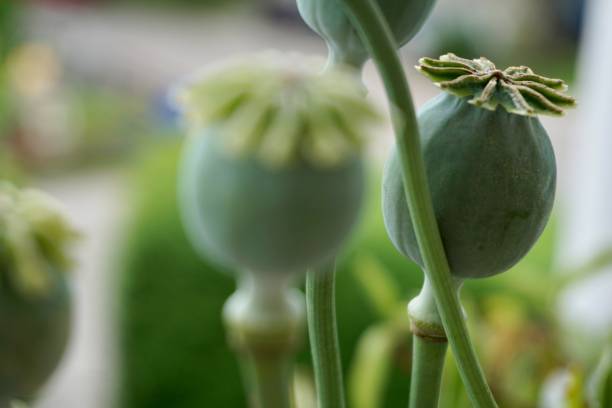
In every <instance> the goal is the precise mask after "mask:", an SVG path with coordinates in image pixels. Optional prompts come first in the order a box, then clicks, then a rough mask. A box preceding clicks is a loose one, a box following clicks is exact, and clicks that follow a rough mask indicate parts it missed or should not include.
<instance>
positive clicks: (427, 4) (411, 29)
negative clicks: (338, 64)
mask: <svg viewBox="0 0 612 408" xmlns="http://www.w3.org/2000/svg"><path fill="white" fill-rule="evenodd" d="M377 2H378V4H379V6H380V7H381V9H382V11H383V13H384V15H385V17H386V19H387V21H388V23H389V26H390V27H391V31H392V32H393V36H394V37H395V40H396V41H397V46H398V47H401V46H402V45H404V44H406V43H407V42H408V41H410V39H411V38H412V37H414V36H415V34H416V33H417V32H418V31H419V29H420V28H421V26H422V25H423V23H424V22H425V19H426V18H427V16H428V15H429V13H430V12H431V9H432V8H433V5H434V3H435V1H434V0H377ZM297 3H298V8H299V11H300V14H301V15H302V18H303V19H304V21H306V24H308V26H310V28H312V29H313V30H314V31H315V32H316V33H317V34H319V35H320V36H321V37H322V38H323V39H324V40H325V41H326V42H327V45H328V47H329V48H330V52H331V54H332V58H334V59H336V60H339V61H342V62H347V63H349V64H352V65H356V66H360V65H362V64H363V63H364V62H365V61H366V60H367V59H368V58H369V54H368V52H367V50H366V48H365V46H364V45H363V43H362V42H361V40H360V38H359V35H358V34H357V31H355V29H354V28H353V26H352V24H351V23H350V21H349V19H348V18H347V16H346V14H345V13H344V10H343V8H342V6H341V3H340V1H338V0H298V2H297Z"/></svg>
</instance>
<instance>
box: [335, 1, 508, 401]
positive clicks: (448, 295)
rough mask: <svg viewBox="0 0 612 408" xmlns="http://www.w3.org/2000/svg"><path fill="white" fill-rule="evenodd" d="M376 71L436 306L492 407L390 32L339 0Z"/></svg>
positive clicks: (367, 4)
mask: <svg viewBox="0 0 612 408" xmlns="http://www.w3.org/2000/svg"><path fill="white" fill-rule="evenodd" d="M341 1H342V3H343V4H344V6H345V9H346V12H347V14H348V15H349V16H350V17H351V19H352V21H353V23H354V25H355V27H356V29H357V30H358V31H359V33H360V35H361V37H362V39H363V41H364V43H365V44H366V46H367V47H368V49H369V51H370V53H371V55H372V57H373V58H374V61H375V63H376V65H377V68H378V70H379V72H380V75H381V77H382V80H383V83H384V86H385V89H386V92H387V95H388V98H389V100H390V104H391V107H392V108H391V109H392V121H393V127H394V130H395V135H396V143H397V148H398V151H399V157H400V161H401V164H402V174H403V179H404V188H405V190H406V199H407V201H408V205H409V208H410V213H411V217H412V222H413V224H414V228H415V231H416V235H417V239H418V243H419V248H420V251H421V256H422V258H423V260H424V262H425V267H426V270H427V273H428V278H429V280H430V282H431V285H432V288H433V291H434V295H435V298H436V303H437V306H438V311H439V313H440V317H441V319H442V322H443V324H444V329H445V330H446V334H447V336H448V339H449V342H450V345H451V348H452V350H453V353H454V355H455V358H456V359H457V365H458V367H459V371H460V374H461V377H462V379H463V382H464V384H465V386H466V389H467V393H468V395H469V397H470V399H471V401H472V403H473V404H474V405H475V406H476V407H496V406H497V404H496V403H495V400H494V399H493V395H492V393H491V390H490V389H489V386H488V385H487V382H486V379H485V377H484V373H483V371H482V369H481V367H480V365H479V363H478V359H477V357H476V353H475V351H474V347H473V345H472V343H471V341H470V338H469V335H468V331H467V328H466V326H465V322H464V320H463V315H462V309H461V306H460V303H459V298H458V296H457V293H456V291H455V288H454V285H453V282H452V278H451V275H450V269H449V266H448V262H447V260H446V255H445V253H444V247H443V245H442V240H441V238H440V234H439V231H438V227H437V223H436V219H435V216H434V212H433V207H432V203H431V196H430V193H429V187H428V185H427V175H426V173H425V165H424V163H423V156H422V154H421V146H420V141H419V129H418V123H417V119H416V113H415V110H414V105H413V102H412V96H411V94H410V89H409V86H408V81H407V80H406V77H405V73H404V70H403V68H402V65H401V62H400V60H399V57H398V54H397V51H396V49H395V44H394V41H393V36H392V34H391V32H390V30H389V27H388V25H387V24H386V21H385V19H384V16H383V14H382V12H381V10H380V8H379V7H378V5H377V4H376V3H375V2H374V1H373V0H341Z"/></svg>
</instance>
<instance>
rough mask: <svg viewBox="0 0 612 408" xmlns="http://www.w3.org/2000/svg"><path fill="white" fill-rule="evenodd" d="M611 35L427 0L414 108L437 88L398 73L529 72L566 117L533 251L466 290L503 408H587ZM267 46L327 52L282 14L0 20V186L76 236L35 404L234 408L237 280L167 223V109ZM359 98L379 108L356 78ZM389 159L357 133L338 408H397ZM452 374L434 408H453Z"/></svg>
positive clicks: (598, 282)
mask: <svg viewBox="0 0 612 408" xmlns="http://www.w3.org/2000/svg"><path fill="white" fill-rule="evenodd" d="M611 18H612V3H610V2H608V1H606V0H591V1H588V0H585V1H583V0H515V1H512V2H499V1H497V2H491V1H486V0H438V2H437V5H436V7H435V9H434V11H433V14H432V16H431V18H430V20H428V22H427V23H426V24H425V26H424V28H423V30H422V31H421V33H419V34H418V36H417V37H416V38H415V39H414V41H413V42H411V43H410V44H409V45H408V46H407V47H405V49H404V50H403V51H402V52H403V54H404V63H405V66H406V70H407V74H408V77H409V79H410V83H411V86H412V90H413V93H414V96H415V100H416V103H417V105H418V106H420V105H422V104H423V103H424V102H425V101H426V100H427V99H429V98H431V97H432V96H434V95H435V94H436V93H437V90H436V88H435V87H434V86H432V85H431V84H430V83H429V82H428V81H427V80H426V79H424V78H421V77H420V76H419V75H418V74H417V73H416V71H415V70H413V69H412V66H413V65H414V64H415V62H416V60H417V59H418V58H419V57H420V56H424V55H427V56H438V55H440V54H443V53H446V52H454V53H456V54H459V55H461V56H465V57H470V58H475V57H478V56H481V55H485V56H487V57H488V58H490V59H491V60H493V61H494V62H496V63H497V64H498V65H499V66H501V67H505V66H506V65H528V66H530V67H532V68H533V69H534V70H535V71H536V72H539V73H542V74H544V75H547V76H551V77H560V78H562V79H564V80H566V81H568V82H569V83H570V92H571V93H572V94H574V95H576V96H577V97H578V99H579V103H580V107H579V108H578V109H577V110H575V111H572V112H569V113H568V115H567V116H565V117H564V118H562V119H554V120H551V119H548V118H543V123H544V125H545V127H546V128H547V130H548V131H549V134H550V136H551V139H552V141H553V144H554V146H555V150H556V153H557V160H558V165H559V181H560V183H559V191H558V200H557V204H556V209H555V211H554V215H553V218H552V219H551V221H550V223H549V226H548V228H547V230H546V231H545V233H544V235H543V236H542V238H541V239H540V241H539V243H538V244H537V246H536V248H535V249H534V250H533V251H532V252H531V253H530V254H529V256H528V257H527V258H526V259H525V260H524V261H522V262H521V263H520V264H519V265H518V266H516V267H515V268H514V269H513V270H511V271H510V272H508V273H506V274H503V275H501V276H499V277H495V278H492V279H487V280H484V281H474V282H468V283H467V284H466V287H465V290H464V292H463V300H464V304H465V307H466V310H467V311H468V314H469V316H470V318H469V322H468V323H469V326H470V329H471V331H472V333H473V336H474V341H475V343H476V345H477V347H478V350H479V355H480V356H481V358H482V361H483V364H484V367H485V370H486V372H487V377H488V378H489V379H490V381H491V385H492V387H493V390H494V393H495V394H496V396H497V398H498V400H499V402H500V406H503V407H517V408H521V407H564V406H567V407H583V406H584V403H583V402H582V401H583V398H582V393H584V392H586V391H584V390H585V389H586V387H583V386H582V384H586V383H587V380H588V378H589V375H590V373H591V372H592V370H593V369H594V367H595V366H596V365H597V363H598V361H599V360H600V356H601V354H602V352H603V351H604V349H605V348H606V344H609V343H610V339H611V338H612V336H611V334H612V297H611V296H610V293H612V211H610V210H612V177H610V175H611V174H612V164H611V163H612V161H610V160H609V159H608V158H607V154H609V152H612V119H611V118H612V102H611V100H610V98H609V96H608V94H609V93H612V80H611V79H610V78H611V75H610V73H611V72H612V57H611V56H610V54H611V53H610V52H609V51H610V49H609V47H610V45H611V44H612V30H611V28H610V26H609V24H607V23H606V21H610V19H611ZM606 47H607V48H606ZM267 49H279V50H286V51H299V52H303V53H308V54H319V55H325V52H326V51H325V47H324V45H323V42H322V41H321V40H320V39H319V38H318V37H317V36H316V35H314V34H313V33H312V32H310V31H309V30H308V29H307V28H306V27H305V25H304V24H303V22H302V21H301V20H300V18H299V16H298V15H297V11H296V6H295V2H294V1H293V0H250V1H247V0H180V1H177V0H174V1H172V0H154V1H152V0H148V1H145V0H47V1H43V0H37V1H34V0H32V1H25V0H2V1H1V2H0V178H2V179H9V180H11V181H13V182H15V183H17V184H19V185H27V186H36V187H38V188H41V189H43V190H45V191H47V192H49V193H51V194H52V195H54V196H55V197H57V198H58V199H59V200H61V201H62V202H63V204H64V205H65V209H66V213H67V214H68V216H69V217H70V218H71V219H72V220H73V222H74V223H75V224H76V225H77V226H78V228H79V229H80V230H81V231H82V232H83V234H84V237H85V238H84V240H83V241H82V242H81V243H80V245H79V246H78V248H77V249H76V251H75V252H76V257H77V259H78V263H77V267H76V268H75V269H76V270H75V272H74V274H73V275H72V276H71V285H72V289H73V295H74V311H73V316H72V319H73V334H72V338H71V341H70V345H69V348H68V350H67V352H66V354H65V356H64V358H63V361H62V363H61V365H60V367H59V368H58V370H57V371H56V373H55V375H54V376H53V378H52V379H51V380H50V381H49V383H48V384H47V385H46V387H45V389H44V390H43V391H42V393H41V395H40V398H39V400H38V402H37V403H36V404H35V405H34V406H35V407H37V408H58V407H65V408H71V407H75V408H76V407H79V408H80V407H87V408H109V407H121V408H140V407H143V408H144V407H147V408H154V407H175V408H191V407H242V406H245V397H244V394H243V392H242V387H241V385H240V378H239V373H238V369H237V366H236V363H235V360H234V358H233V355H232V354H231V351H230V350H229V349H228V348H227V346H226V344H225V336H224V332H223V327H222V324H221V317H220V311H221V307H222V305H223V302H224V300H225V299H226V298H227V296H228V295H229V294H230V293H231V292H232V291H233V287H234V286H233V282H232V280H231V279H230V278H229V277H227V276H226V275H223V274H219V273H216V271H215V270H214V269H215V267H214V266H212V265H211V264H208V263H207V262H206V261H204V260H200V259H199V258H198V257H197V256H196V255H195V254H194V252H193V251H192V249H191V248H190V246H189V244H188V243H187V241H186V238H185V236H184V233H183V230H182V228H181V226H180V223H179V218H178V211H177V208H176V200H175V177H176V174H175V173H176V165H177V161H178V159H179V156H180V145H181V141H182V139H183V132H182V129H181V127H180V120H179V119H180V118H179V117H178V113H177V112H176V111H175V110H174V109H173V106H172V105H171V104H170V103H169V102H168V99H167V96H168V92H169V91H170V90H171V89H172V86H173V85H174V84H176V83H177V82H178V81H180V80H181V79H182V78H184V77H185V76H186V75H188V74H190V73H192V72H193V71H194V70H197V69H199V68H200V67H203V66H206V65H208V64H211V63H214V62H216V61H218V60H220V59H223V58H226V57H228V56H233V55H236V54H241V53H249V52H255V51H258V50H267ZM365 83H366V85H367V86H368V88H369V89H370V90H371V92H370V98H372V99H373V100H374V101H375V102H376V103H377V104H379V105H380V106H381V109H386V107H385V105H384V103H385V102H384V95H383V91H382V88H381V85H380V81H379V79H378V77H377V75H376V72H375V70H374V68H373V66H372V65H371V63H368V65H367V66H366V70H365ZM392 140H393V139H392V134H391V132H390V129H389V127H388V126H382V127H381V128H380V129H378V130H377V132H376V133H375V134H373V135H372V141H371V143H370V149H369V155H370V158H371V160H370V164H371V165H370V189H369V199H368V203H367V206H366V209H365V211H364V216H363V222H362V223H361V225H360V227H359V229H358V231H357V233H356V234H355V237H354V238H353V239H352V241H351V243H350V245H349V246H348V248H347V250H346V252H345V253H344V255H343V257H342V261H341V264H340V272H339V274H338V280H339V281H338V285H337V290H338V298H337V301H338V314H339V316H338V318H339V325H340V336H341V347H342V353H343V356H342V358H343V364H344V369H345V379H346V382H347V387H348V395H349V401H350V406H351V407H363V408H376V407H398V406H405V405H406V401H407V389H408V384H409V376H410V360H411V358H410V353H411V346H410V333H409V327H408V319H407V316H406V314H405V305H406V302H407V301H408V300H409V299H410V298H411V297H413V296H414V295H415V294H416V293H417V291H418V288H419V287H420V284H421V280H422V274H421V272H420V271H419V270H418V268H416V267H415V266H414V265H411V264H409V263H407V262H406V261H405V260H404V259H403V258H401V257H400V256H399V255H398V254H397V253H396V251H395V250H394V248H393V247H392V245H391V244H390V242H389V241H388V239H387V237H386V233H385V231H384V227H383V224H382V216H381V213H380V208H379V201H380V197H379V195H380V194H379V191H380V186H379V180H380V176H381V168H382V164H383V162H384V159H385V157H386V155H387V154H388V152H389V150H390V148H391V145H392ZM9 329H10V328H9ZM307 350H308V345H307V344H306V340H305V344H304V347H303V352H302V353H301V355H300V359H299V364H298V370H297V375H296V380H295V382H296V385H295V386H296V395H297V396H298V398H299V400H300V402H301V404H300V407H314V403H313V402H312V401H313V382H312V372H311V367H310V364H309V357H308V352H307ZM448 362H449V364H448V365H447V369H446V372H445V378H444V382H445V385H444V387H445V388H444V389H445V392H444V394H443V397H442V405H443V406H444V407H468V406H469V403H468V401H467V398H466V395H465V393H464V391H463V387H462V385H461V382H460V380H459V378H458V375H457V372H456V369H455V367H454V366H453V363H452V359H450V358H449V360H448ZM572 404H573V405H572Z"/></svg>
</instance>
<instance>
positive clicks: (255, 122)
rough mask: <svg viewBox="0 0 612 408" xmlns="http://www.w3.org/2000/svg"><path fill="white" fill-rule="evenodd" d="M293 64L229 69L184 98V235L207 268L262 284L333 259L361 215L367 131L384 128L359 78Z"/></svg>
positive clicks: (265, 61)
mask: <svg viewBox="0 0 612 408" xmlns="http://www.w3.org/2000/svg"><path fill="white" fill-rule="evenodd" d="M286 59H287V58H286V57H279V56H276V55H270V56H266V57H264V58H261V59H257V58H255V59H251V60H249V61H248V62H246V63H244V62H240V63H238V64H232V65H229V66H227V67H225V68H223V69H222V70H221V71H222V72H216V73H212V74H210V75H208V76H206V77H205V78H204V79H200V80H198V81H197V82H196V83H195V84H193V85H192V86H190V87H189V88H188V91H187V93H185V94H184V95H183V103H184V106H185V107H186V113H187V115H188V117H189V118H190V119H191V120H190V122H191V124H192V125H193V134H192V136H191V140H190V141H189V142H188V143H187V145H186V147H185V152H184V156H183V164H182V169H181V174H180V176H179V178H180V179H179V189H180V195H179V199H180V205H181V210H182V215H183V219H184V221H185V227H186V229H187V232H188V233H189V236H190V237H191V240H192V242H193V243H194V245H195V246H196V247H197V248H198V249H200V250H201V252H203V253H204V254H205V255H206V256H207V257H208V258H212V259H214V260H216V261H218V262H219V263H221V264H223V265H225V266H228V267H230V268H232V269H236V270H240V271H248V272H251V273H255V274H261V273H264V274H270V273H271V274H289V273H294V272H304V271H305V270H306V269H307V268H309V267H312V266H315V265H317V264H319V263H321V262H323V261H325V260H326V259H328V258H330V257H332V256H334V255H335V253H336V252H337V251H338V249H339V247H340V246H341V245H342V243H343V242H344V240H345V239H346V237H347V236H348V234H349V232H350V230H351V228H352V227H353V225H354V224H355V222H356V220H357V216H358V214H359V209H360V207H361V202H362V194H363V188H364V186H363V184H364V176H363V164H362V160H361V159H360V155H359V149H360V146H361V140H362V137H361V131H362V125H363V124H364V122H365V123H367V122H368V121H371V120H372V119H373V118H375V114H374V112H373V111H372V110H371V108H370V107H369V106H368V105H367V104H366V103H365V102H364V100H363V97H362V95H361V91H360V87H359V84H358V83H357V82H355V80H354V79H353V77H352V76H351V75H349V74H347V73H344V72H340V71H330V72H326V73H324V74H320V73H319V70H320V66H319V65H317V66H316V67H314V66H310V64H309V63H308V62H305V61H304V60H303V59H298V60H296V59H295V58H289V61H287V60H286Z"/></svg>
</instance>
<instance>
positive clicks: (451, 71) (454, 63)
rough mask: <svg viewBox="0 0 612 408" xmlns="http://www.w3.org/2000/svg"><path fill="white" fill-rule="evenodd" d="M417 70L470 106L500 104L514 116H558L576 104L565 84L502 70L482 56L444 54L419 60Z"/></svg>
mask: <svg viewBox="0 0 612 408" xmlns="http://www.w3.org/2000/svg"><path fill="white" fill-rule="evenodd" d="M416 69H417V70H419V71H420V72H421V73H423V74H424V75H426V76H427V77H429V78H430V79H431V80H432V81H434V83H435V85H437V86H438V87H440V88H441V89H442V90H444V91H446V92H449V93H451V94H453V95H456V96H459V97H471V99H470V100H469V101H468V102H469V103H471V104H472V105H475V106H478V107H481V108H484V109H489V110H495V109H497V106H498V105H501V106H502V107H503V108H504V109H506V111H508V112H510V113H515V114H517V115H525V116H535V115H538V114H546V115H553V116H560V115H563V113H564V108H568V107H573V106H575V105H576V100H575V99H574V98H573V97H571V96H570V95H568V94H566V91H567V85H566V84H565V82H564V81H562V80H561V79H552V78H547V77H544V76H541V75H537V74H535V73H534V72H533V71H532V70H531V69H530V68H529V67H526V66H519V67H508V68H506V69H505V70H503V71H502V70H500V69H497V68H496V67H495V64H493V63H492V62H491V61H489V60H488V59H486V58H484V57H481V58H477V59H474V60H470V59H466V58H461V57H458V56H456V55H455V54H446V55H442V56H441V57H440V58H439V59H434V58H421V59H420V60H419V65H417V66H416Z"/></svg>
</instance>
